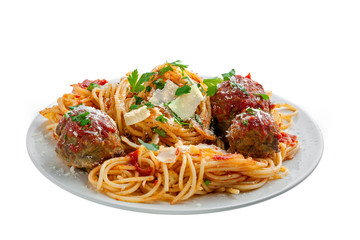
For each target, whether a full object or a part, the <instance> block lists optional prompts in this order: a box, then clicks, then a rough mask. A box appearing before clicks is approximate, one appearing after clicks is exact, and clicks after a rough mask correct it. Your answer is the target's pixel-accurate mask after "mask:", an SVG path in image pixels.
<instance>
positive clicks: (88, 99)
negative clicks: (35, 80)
mask: <svg viewBox="0 0 360 240" xmlns="http://www.w3.org/2000/svg"><path fill="white" fill-rule="evenodd" d="M175 63H177V62H175ZM184 66H185V65H182V64H178V63H177V64H174V63H165V64H162V65H159V66H157V67H155V68H154V69H153V70H152V71H151V72H150V73H146V74H143V75H142V76H141V77H140V80H138V77H137V70H135V71H133V72H129V73H128V74H127V75H126V76H124V77H122V78H121V79H120V81H119V82H116V83H107V82H106V81H105V80H96V81H88V80H85V81H84V82H83V83H78V84H74V85H72V87H73V91H72V92H71V93H68V94H64V95H63V96H62V97H60V98H59V99H58V100H57V105H55V106H53V107H51V108H46V109H44V110H43V111H41V112H40V113H41V114H42V115H43V116H44V117H46V118H47V119H49V121H50V124H49V125H48V128H49V129H53V130H55V127H56V125H57V124H58V122H59V121H60V119H62V118H63V117H64V115H65V114H67V112H69V111H70V110H71V109H73V108H74V107H76V106H78V105H80V104H83V105H85V106H90V107H94V108H96V109H98V110H101V111H102V112H104V113H106V114H107V115H109V116H110V117H111V119H113V120H114V122H115V123H116V126H117V129H118V132H119V136H120V138H121V142H122V143H123V145H125V149H124V150H125V152H126V153H127V155H125V156H122V157H115V158H111V159H108V160H105V161H104V162H103V163H102V164H101V165H98V166H96V167H95V168H93V169H89V170H90V171H89V174H88V180H89V182H90V183H91V184H92V185H93V186H94V187H95V188H96V189H97V190H98V191H101V192H103V193H105V194H106V195H107V196H109V197H111V198H114V199H116V200H120V201H128V202H152V201H155V200H165V201H169V202H170V203H171V204H175V203H178V202H181V201H184V200H186V199H189V198H190V197H192V196H194V195H205V194H208V193H212V192H228V193H233V194H239V193H241V192H246V191H251V190H254V189H258V188H260V187H262V186H263V185H265V184H266V183H267V182H268V181H270V180H273V179H279V178H282V177H283V176H286V175H287V174H288V172H289V171H288V169H287V168H286V167H284V166H283V164H282V163H283V161H284V160H289V159H292V158H293V157H294V156H295V154H296V153H297V151H298V150H299V144H298V141H297V140H296V137H295V138H294V137H292V135H289V134H287V133H286V132H284V131H282V132H281V139H280V140H279V149H280V151H279V152H276V153H273V154H270V155H269V156H267V157H264V158H253V157H244V155H242V154H237V153H228V152H226V150H225V144H224V142H222V141H221V140H220V139H218V138H217V137H216V136H215V135H214V133H213V132H212V126H211V125H212V118H213V116H212V113H211V104H210V98H209V96H208V95H207V90H208V85H206V84H204V82H203V79H202V78H201V77H199V76H198V75H197V74H195V73H193V72H191V71H189V70H187V69H186V67H184ZM142 77H143V78H142ZM146 77H147V79H145V78H146ZM134 79H136V80H138V81H140V82H141V86H140V85H136V84H138V82H136V81H134ZM144 79H145V80H144ZM168 82H171V83H172V84H174V85H175V86H176V88H183V87H184V86H188V85H189V86H190V85H191V86H192V85H195V86H197V89H198V91H199V92H200V90H201V93H200V95H201V96H199V98H201V102H200V103H199V104H198V105H196V110H195V115H194V116H195V117H193V118H189V119H187V120H186V121H183V120H182V119H180V118H179V117H178V116H177V114H176V113H174V112H173V111H172V110H171V108H169V105H167V104H169V103H166V102H165V103H161V104H158V105H154V104H152V103H151V101H150V100H151V99H153V98H154V96H155V95H156V93H157V92H159V90H160V89H162V88H164V85H165V86H166V84H167V83H168ZM139 86H140V87H139ZM137 87H138V88H139V89H136V88H137ZM188 88H189V89H190V87H188ZM184 89H185V90H188V92H186V93H189V91H190V90H189V89H186V88H184ZM267 94H268V95H269V96H271V92H269V93H267ZM198 95H199V94H198ZM141 108H142V109H143V110H144V112H146V113H148V116H146V117H145V118H144V119H142V120H141V121H136V122H135V123H131V124H129V123H128V122H127V120H126V116H129V115H131V114H133V113H135V112H136V109H141ZM134 109H135V110H134ZM145 109H146V110H145ZM284 109H285V110H287V111H283V110H284ZM271 114H272V117H273V119H274V121H275V122H276V124H277V125H279V127H280V129H281V130H285V129H287V128H289V127H290V126H291V125H292V121H293V117H294V116H295V115H296V114H297V110H296V108H295V107H293V106H291V105H289V104H276V105H275V107H274V108H272V110H271ZM65 116H66V115H65ZM54 137H55V138H58V136H57V135H56V134H55V133H54ZM147 146H150V147H151V146H153V148H149V147H147ZM154 146H157V148H154ZM159 146H160V147H159Z"/></svg>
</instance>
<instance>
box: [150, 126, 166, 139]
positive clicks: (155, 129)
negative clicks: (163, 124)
mask: <svg viewBox="0 0 360 240" xmlns="http://www.w3.org/2000/svg"><path fill="white" fill-rule="evenodd" d="M151 129H152V130H153V131H154V133H157V134H159V136H160V137H166V132H165V130H164V129H162V128H158V127H154V128H151Z"/></svg>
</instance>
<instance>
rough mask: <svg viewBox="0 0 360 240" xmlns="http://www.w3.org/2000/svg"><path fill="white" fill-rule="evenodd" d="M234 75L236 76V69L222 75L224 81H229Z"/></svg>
mask: <svg viewBox="0 0 360 240" xmlns="http://www.w3.org/2000/svg"><path fill="white" fill-rule="evenodd" d="M234 75H235V69H231V71H230V72H228V73H223V74H221V76H223V79H224V81H227V80H229V79H230V78H231V77H232V76H234Z"/></svg>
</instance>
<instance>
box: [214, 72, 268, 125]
mask: <svg viewBox="0 0 360 240" xmlns="http://www.w3.org/2000/svg"><path fill="white" fill-rule="evenodd" d="M232 83H236V84H238V85H240V86H242V87H243V88H244V89H246V92H245V91H243V90H241V89H240V88H239V87H236V86H231V85H232ZM255 94H265V92H264V89H263V87H262V85H261V84H259V83H258V82H255V81H253V80H251V76H250V75H248V76H247V77H245V78H244V77H242V76H240V75H235V76H234V77H233V78H232V79H231V80H229V81H224V82H222V83H220V84H219V85H218V91H217V93H216V94H215V95H214V96H212V97H211V104H212V111H213V114H214V116H216V118H217V120H218V121H220V122H221V121H224V120H229V119H230V120H231V119H233V118H234V117H235V116H236V115H237V114H239V113H241V112H242V111H243V110H244V109H246V108H248V107H250V108H254V109H262V110H263V111H265V112H270V104H271V103H270V101H269V100H264V99H263V98H262V97H261V96H257V95H255Z"/></svg>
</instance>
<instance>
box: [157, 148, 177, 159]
mask: <svg viewBox="0 0 360 240" xmlns="http://www.w3.org/2000/svg"><path fill="white" fill-rule="evenodd" d="M157 159H158V160H159V162H163V163H173V162H175V160H176V148H174V147H166V148H163V149H161V150H160V151H159V154H158V155H157Z"/></svg>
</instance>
